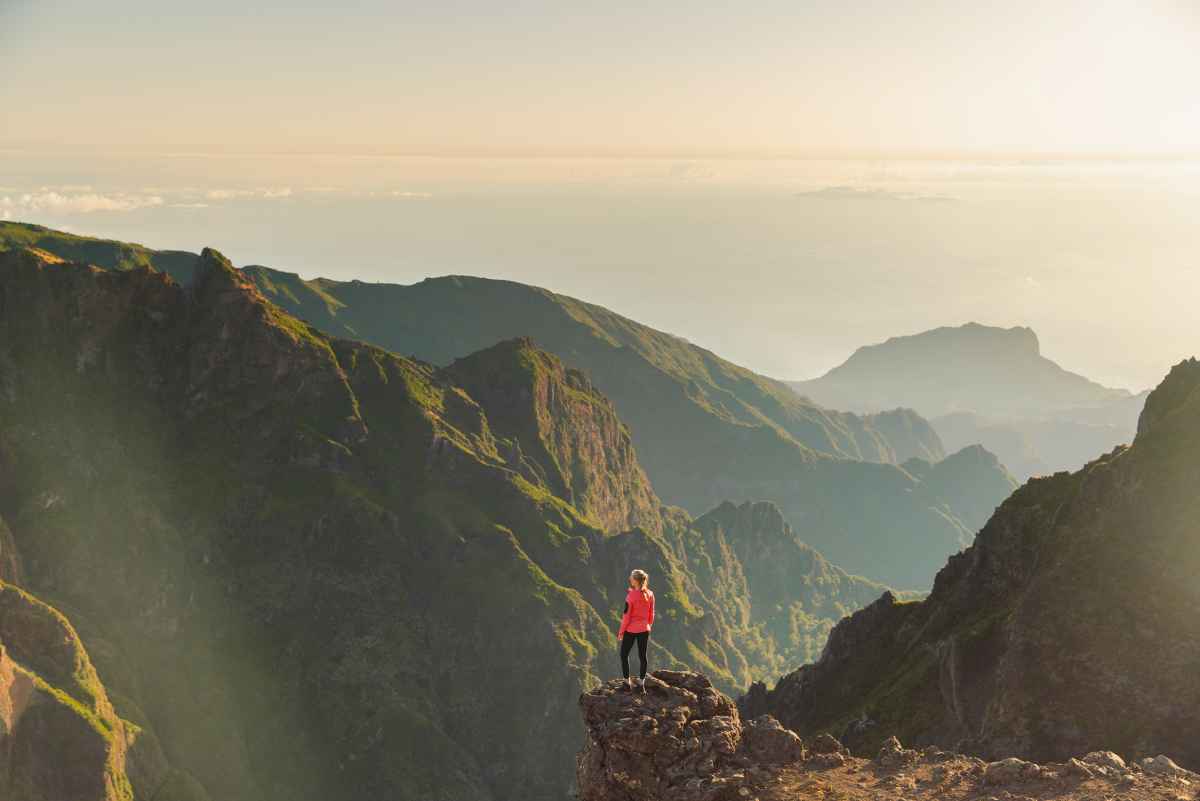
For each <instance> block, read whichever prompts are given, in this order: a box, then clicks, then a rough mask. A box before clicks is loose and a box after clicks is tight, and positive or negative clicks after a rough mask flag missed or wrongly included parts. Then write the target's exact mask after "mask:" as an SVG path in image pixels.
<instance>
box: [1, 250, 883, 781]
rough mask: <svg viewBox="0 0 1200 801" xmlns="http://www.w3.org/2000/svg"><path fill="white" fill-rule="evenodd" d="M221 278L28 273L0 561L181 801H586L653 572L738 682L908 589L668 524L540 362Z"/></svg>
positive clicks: (606, 409)
mask: <svg viewBox="0 0 1200 801" xmlns="http://www.w3.org/2000/svg"><path fill="white" fill-rule="evenodd" d="M191 279H192V282H191V284H190V286H189V287H188V288H186V289H185V288H181V287H180V286H179V285H178V284H176V283H175V282H173V281H172V280H171V279H170V278H169V277H167V276H166V275H163V274H162V273H158V272H155V271H152V270H150V269H147V268H145V267H134V268H131V269H128V270H120V271H113V270H108V271H106V270H101V269H98V268H94V267H89V266H85V265H81V264H70V263H61V262H59V261H58V260H56V259H54V258H53V257H49V256H47V255H46V254H45V253H42V252H38V251H9V252H5V253H0V515H2V516H3V518H4V519H5V520H6V521H7V523H8V524H9V525H8V529H10V530H11V531H8V529H0V531H8V533H7V534H6V535H5V536H3V537H0V564H8V563H11V565H12V566H13V567H12V568H11V569H12V570H13V571H14V572H13V575H12V577H16V575H17V574H16V571H18V569H19V574H20V575H19V578H20V582H21V585H22V586H23V587H25V588H27V589H29V590H31V591H34V592H36V593H37V594H38V595H39V596H40V597H42V598H44V599H46V600H47V601H49V602H50V603H52V604H54V606H55V607H56V608H58V609H60V610H62V611H63V612H64V613H65V614H66V615H67V616H68V617H69V618H70V619H71V621H72V623H73V625H74V627H75V629H76V630H78V632H79V635H80V637H81V638H82V640H83V642H84V643H86V645H87V650H88V651H89V652H90V654H91V658H92V659H93V660H94V662H95V665H96V671H97V674H98V676H99V678H100V679H101V680H102V681H103V685H104V686H105V687H106V688H107V691H108V694H109V696H110V697H111V698H112V703H113V706H114V707H115V712H116V714H118V715H119V716H121V717H122V718H124V719H126V720H132V721H135V722H136V724H137V726H138V727H139V729H140V730H141V731H142V732H144V733H145V737H146V738H147V739H146V740H145V742H148V743H149V742H153V743H158V744H160V747H161V753H162V760H163V761H164V763H165V764H170V765H171V766H172V768H171V772H170V773H169V774H168V775H169V782H164V783H162V786H163V789H162V790H161V791H160V792H159V794H156V795H154V796H153V797H154V798H156V799H163V800H164V801H194V799H203V798H205V797H206V795H207V796H211V797H212V798H221V799H229V801H240V799H247V800H249V799H254V801H260V800H265V801H274V799H289V801H304V800H305V799H313V800H314V801H315V800H316V799H321V800H322V801H331V800H333V799H361V798H399V799H455V800H457V799H489V798H494V799H504V798H513V797H517V796H520V797H523V798H530V799H534V800H535V801H536V800H537V799H556V801H557V799H561V798H563V797H564V795H565V794H566V792H567V790H568V788H569V786H570V782H571V774H572V765H573V758H574V754H575V752H576V751H577V750H578V747H579V745H580V743H579V732H578V726H577V721H576V720H575V712H574V702H575V699H576V698H577V696H578V694H579V692H580V691H581V690H582V689H583V688H585V687H587V686H590V685H591V684H593V683H594V682H595V681H596V680H597V678H598V677H600V676H602V675H611V673H612V671H613V669H614V668H615V657H614V653H613V652H614V649H615V643H614V641H613V640H614V632H615V628H616V621H617V618H618V614H619V611H620V604H621V600H622V598H623V594H622V589H623V584H624V579H625V576H626V575H627V574H628V571H629V569H630V568H631V567H632V566H635V565H637V566H642V567H645V568H646V569H648V570H649V571H650V573H651V575H652V576H653V586H654V588H655V590H656V593H657V595H658V599H659V605H660V615H661V617H660V621H659V623H658V624H657V625H656V628H655V637H654V643H655V647H654V650H653V658H654V660H655V661H656V664H658V665H662V666H665V665H675V666H679V667H682V666H697V667H703V668H704V669H705V670H707V671H708V672H709V673H710V674H711V675H712V676H713V677H714V680H715V681H716V682H718V683H719V685H720V686H722V687H724V688H728V689H733V688H735V687H739V686H745V685H746V683H748V682H749V681H750V680H752V679H754V678H756V677H761V676H764V675H770V674H771V673H773V672H777V671H779V670H782V669H784V668H785V667H786V665H788V664H792V663H794V661H795V660H796V659H802V658H811V657H812V656H813V655H814V654H815V652H816V648H817V645H818V642H819V640H820V639H821V637H822V635H823V633H824V631H825V630H826V629H827V628H828V627H830V626H831V625H832V623H833V622H834V618H835V617H836V616H838V615H841V614H842V613H844V612H845V611H847V610H850V609H853V608H856V607H858V606H860V605H861V604H862V603H865V602H866V601H867V600H868V599H870V598H871V597H875V596H877V595H878V593H880V592H881V591H882V590H883V588H882V587H881V586H880V585H877V584H873V583H871V582H867V581H864V580H863V579H858V578H854V577H851V576H848V575H846V574H845V573H843V572H841V571H839V570H837V569H835V568H832V567H830V566H829V565H828V563H826V562H825V561H824V559H822V558H820V557H819V556H818V555H816V554H815V553H813V552H812V550H811V549H810V548H808V547H807V546H804V545H803V544H802V543H800V542H799V540H798V539H797V538H796V536H795V535H794V534H793V533H792V532H791V531H790V530H789V529H788V528H787V527H786V526H784V525H783V524H782V517H781V516H780V514H779V512H778V511H774V512H772V511H771V510H770V508H769V507H761V508H763V509H765V511H756V512H741V513H739V514H738V515H735V517H736V519H733V520H726V519H725V516H726V515H728V514H729V512H728V509H725V508H723V510H718V512H716V513H714V515H715V516H714V517H711V518H705V519H702V520H700V521H696V522H695V523H693V521H692V520H691V518H689V517H688V516H687V515H686V514H685V513H684V512H682V511H681V510H678V509H671V508H667V507H664V506H662V505H661V503H660V502H659V501H658V499H657V496H656V495H655V494H654V491H653V489H651V487H650V485H649V483H648V481H647V480H646V478H645V474H644V472H643V471H642V468H641V467H640V465H639V462H638V460H637V456H636V453H635V450H634V448H633V445H632V439H631V435H630V432H629V430H628V429H627V428H626V427H625V426H624V424H623V423H622V422H621V420H620V419H619V418H618V417H617V414H616V411H615V408H614V406H613V404H612V403H610V402H609V401H608V400H607V399H605V398H604V397H603V396H602V395H601V394H600V393H599V392H598V391H597V390H596V389H595V388H594V387H593V386H592V385H591V383H590V381H589V379H588V378H586V377H585V376H584V375H582V374H580V373H577V372H574V371H572V370H570V369H568V368H566V367H564V365H563V364H562V363H561V361H559V360H558V359H557V358H556V357H554V356H552V355H550V354H547V353H545V352H542V351H539V350H537V349H536V348H535V347H534V346H533V345H532V344H531V343H530V342H529V341H527V340H516V341H509V342H503V343H500V344H498V345H495V346H493V347H491V348H490V349H488V350H487V351H485V352H482V353H477V354H474V355H471V356H468V357H466V358H464V359H461V360H459V361H457V362H455V363H454V364H452V365H450V366H449V367H447V368H437V367H434V366H431V365H429V364H426V363H423V362H418V361H415V360H411V359H406V358H403V357H399V356H396V355H394V354H391V353H388V352H386V351H383V350H381V349H379V348H375V347H372V346H370V345H365V344H361V343H358V342H351V341H347V340H340V339H335V338H331V337H329V336H328V335H326V334H324V333H321V332H320V331H318V330H317V329H315V328H314V327H312V326H309V325H307V324H305V323H303V322H301V321H299V320H297V319H295V318H294V317H291V316H290V315H288V314H286V313H285V312H283V311H282V310H281V309H279V308H278V307H277V306H275V305H273V304H272V303H270V302H269V301H267V300H266V298H265V297H264V296H263V295H262V293H261V292H260V291H259V290H258V289H257V288H256V287H255V286H254V285H253V284H252V283H250V282H249V281H248V280H247V279H246V278H245V276H244V275H243V274H242V273H240V272H239V271H236V270H234V269H233V268H232V266H231V265H230V264H229V263H228V262H227V261H225V260H224V259H223V258H222V257H221V256H220V255H219V254H216V253H215V252H211V251H206V252H205V253H204V254H202V255H201V257H200V258H199V261H198V262H197V263H196V265H195V266H194V268H193V271H192V275H191ZM877 467H880V468H882V467H883V466H877ZM748 508H750V507H748ZM753 508H760V507H753ZM721 521H724V522H721ZM9 535H10V536H9ZM746 543H758V545H756V546H755V547H754V548H751V549H747V548H746V545H745V544H746ZM763 553H771V554H774V556H773V557H772V559H773V561H777V562H778V563H779V564H788V565H791V567H790V568H789V570H788V571H786V572H784V573H780V572H778V571H777V572H776V573H774V574H769V573H768V568H769V566H764V565H763V564H761V562H762V560H761V556H762V554H763ZM18 554H19V558H18V556H17V555H18ZM756 560H757V561H756ZM755 571H759V573H761V574H762V577H761V578H758V579H755V580H754V582H753V584H754V586H753V592H751V589H750V586H749V585H748V584H747V582H746V577H747V576H754V575H757V574H756V573H755ZM714 576H721V577H723V578H722V580H721V581H715V580H713V577H714ZM781 610H782V611H781ZM781 616H782V617H781ZM783 617H786V622H784V621H783V619H782V618H783ZM131 780H132V777H131ZM134 784H135V786H136V782H135V783H134ZM14 801H27V799H26V798H23V797H21V796H17V797H16V798H15V799H14Z"/></svg>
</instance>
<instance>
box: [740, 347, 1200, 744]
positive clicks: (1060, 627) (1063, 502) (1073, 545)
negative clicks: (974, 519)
mask: <svg viewBox="0 0 1200 801" xmlns="http://www.w3.org/2000/svg"><path fill="white" fill-rule="evenodd" d="M1139 431H1140V433H1139V435H1138V438H1137V440H1136V441H1135V442H1134V443H1133V445H1132V446H1131V447H1129V448H1121V449H1117V450H1115V451H1114V452H1112V453H1110V454H1108V455H1106V456H1104V457H1102V458H1100V459H1098V460H1096V461H1094V462H1092V463H1091V464H1089V465H1088V466H1087V467H1086V468H1084V469H1083V470H1082V471H1080V472H1078V473H1075V474H1070V475H1069V474H1065V473H1063V474H1058V475H1056V476H1053V477H1051V478H1046V479H1035V480H1032V481H1030V482H1029V483H1027V484H1026V485H1025V486H1024V487H1022V488H1021V489H1020V490H1018V491H1017V492H1016V493H1015V494H1014V495H1013V496H1012V497H1011V498H1009V499H1008V500H1007V501H1005V503H1004V504H1003V505H1002V506H1001V507H1000V508H999V509H998V510H997V512H996V514H995V515H994V516H993V517H992V518H991V520H990V521H988V523H987V525H986V526H984V528H983V529H982V530H981V531H980V533H979V536H978V537H977V539H976V542H975V544H974V546H973V547H972V548H970V549H969V550H967V551H965V552H964V553H962V554H959V555H956V556H954V557H951V559H950V560H949V562H948V563H947V565H946V566H945V568H943V570H942V571H941V572H940V573H939V574H938V577H937V581H936V583H935V585H934V589H933V591H932V593H931V594H930V595H929V597H928V598H927V599H925V600H923V601H919V602H913V603H902V602H900V601H898V600H897V599H896V598H895V597H894V596H891V595H885V596H884V597H883V598H882V599H881V600H879V601H878V602H876V603H875V604H872V605H871V606H869V607H867V608H866V609H863V610H862V611H860V612H858V613H856V614H854V615H853V616H851V617H849V618H847V619H846V620H843V621H842V622H841V623H839V624H838V625H837V626H836V627H835V628H834V630H833V632H832V634H831V636H830V638H829V642H828V644H827V645H826V648H825V651H824V653H823V654H822V656H821V658H820V660H818V661H817V662H816V663H814V664H811V665H806V666H804V667H802V668H800V669H799V670H797V671H795V672H794V673H791V674H789V675H787V676H784V677H783V678H781V679H780V680H779V682H778V683H777V685H776V686H775V688H773V689H772V690H770V691H767V690H766V688H765V687H761V686H760V687H755V688H753V689H752V690H751V692H750V693H748V694H747V695H746V696H745V697H744V698H743V699H742V701H741V708H742V710H743V713H744V714H762V713H770V714H773V715H775V716H776V717H777V718H779V719H780V720H781V721H782V722H783V723H784V725H787V726H789V727H791V728H793V729H795V730H796V731H798V732H799V733H800V734H802V735H804V734H807V733H812V732H817V731H823V730H830V731H834V732H837V733H838V734H839V735H841V736H843V739H845V741H846V742H847V743H848V744H849V745H850V746H851V747H853V748H861V749H867V750H872V749H876V748H878V747H879V746H880V743H882V742H883V741H884V740H886V739H887V738H888V737H889V736H891V735H897V736H899V737H900V739H901V740H904V741H911V742H914V743H916V744H917V745H919V746H925V745H941V746H943V747H955V748H958V749H961V750H964V751H967V752H969V753H975V754H979V755H981V756H983V757H986V758H991V759H996V758H1001V757H1020V758H1024V759H1033V760H1062V759H1067V758H1069V757H1071V756H1073V755H1077V754H1080V753H1088V752H1091V751H1096V750H1101V749H1112V750H1114V751H1116V752H1118V753H1121V754H1123V755H1125V756H1126V757H1133V758H1139V759H1141V758H1146V757H1155V756H1157V755H1158V754H1161V753H1166V754H1170V755H1172V757H1173V758H1175V759H1177V760H1179V762H1180V764H1182V765H1184V766H1185V767H1196V766H1200V746H1198V743H1200V715H1198V714H1197V713H1196V710H1197V709H1200V679H1198V678H1197V673H1196V671H1195V669H1194V666H1195V665H1196V664H1197V663H1200V614H1197V611H1198V610H1200V586H1198V585H1197V582H1196V581H1195V577H1196V575H1200V539H1198V536H1197V528H1196V525H1195V521H1196V520H1197V519H1198V518H1200V499H1198V496H1197V495H1196V492H1195V486H1196V481H1197V480H1198V477H1200V363H1197V362H1196V361H1195V360H1189V361H1187V362H1184V363H1182V364H1180V365H1178V366H1176V367H1175V368H1174V369H1173V370H1172V371H1171V373H1170V375H1168V376H1167V378H1166V379H1165V380H1164V381H1163V383H1162V384H1161V385H1160V386H1159V387H1158V388H1157V389H1155V390H1154V391H1153V392H1152V393H1151V394H1150V396H1149V399H1148V400H1147V403H1146V411H1145V412H1144V414H1143V419H1142V422H1141V424H1140V426H1139ZM1114 710H1120V712H1119V713H1114Z"/></svg>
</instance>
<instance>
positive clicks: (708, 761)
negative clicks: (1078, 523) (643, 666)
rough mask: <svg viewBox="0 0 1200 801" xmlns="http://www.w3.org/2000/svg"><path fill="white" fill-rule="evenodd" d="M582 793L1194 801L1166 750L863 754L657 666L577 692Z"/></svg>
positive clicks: (898, 800) (639, 800) (624, 800)
mask: <svg viewBox="0 0 1200 801" xmlns="http://www.w3.org/2000/svg"><path fill="white" fill-rule="evenodd" d="M580 708H581V711H582V713H583V719H584V725H585V728H586V729H587V739H586V743H585V746H584V749H583V751H582V752H581V753H580V755H579V762H578V771H577V779H578V788H579V798H580V799H581V801H743V800H744V801H802V800H807V799H820V800H821V801H884V799H886V800H887V801H918V799H946V800H947V801H955V800H956V799H964V800H966V799H969V800H970V801H985V799H986V801H1034V799H1037V801H1042V800H1043V799H1054V800H1055V801H1084V800H1085V799H1086V801H1151V800H1152V799H1153V801H1193V800H1195V801H1200V775H1197V774H1196V773H1193V772H1191V771H1188V770H1184V769H1183V768H1181V767H1179V766H1178V765H1176V764H1175V763H1174V762H1172V761H1171V760H1170V759H1168V758H1167V757H1165V756H1157V757H1154V758H1152V759H1151V758H1146V759H1143V760H1141V761H1140V762H1131V763H1126V762H1125V760H1123V759H1122V758H1121V757H1120V756H1118V755H1117V754H1114V753H1112V752H1110V751H1096V752H1093V753H1090V754H1086V755H1081V756H1080V757H1078V758H1075V759H1071V760H1069V761H1068V762H1066V763H1049V764H1044V765H1038V764H1034V763H1032V762H1026V761H1024V760H1021V759H1016V758H1010V759H1003V760H999V761H996V762H985V761H983V760H981V759H976V758H974V757H969V756H964V755H962V754H955V753H950V752H946V751H941V750H939V749H937V748H926V749H924V750H922V751H916V750H912V749H907V748H904V747H903V746H902V745H901V744H900V742H899V741H898V740H896V738H894V737H893V738H892V739H891V740H889V741H888V742H887V743H886V744H885V745H884V747H883V748H882V749H881V750H880V752H879V754H878V755H876V756H875V758H873V759H866V758H863V757H855V756H851V754H850V753H849V751H848V750H847V749H846V748H845V747H844V746H843V745H842V744H841V743H839V742H838V741H837V740H836V739H834V738H833V737H831V736H830V735H828V734H822V735H819V736H817V737H814V738H812V739H810V740H807V741H802V740H801V739H800V738H799V737H797V736H796V734H795V733H794V732H791V731H789V730H787V729H785V728H783V727H782V726H781V725H780V724H779V723H778V722H777V721H776V720H775V719H774V718H772V717H770V716H769V715H763V716H762V717H759V718H755V719H753V720H749V721H742V720H741V719H740V717H739V715H738V711H737V708H736V707H735V706H734V704H733V702H732V701H730V699H729V698H727V697H726V696H724V695H722V694H721V693H720V692H718V691H717V690H716V689H715V688H714V687H713V686H712V684H711V683H710V682H709V681H708V679H707V678H705V677H704V676H702V675H700V674H697V673H686V672H676V671H669V670H659V671H655V672H654V673H653V674H652V675H651V676H650V677H649V678H648V679H647V682H646V692H633V691H630V690H628V689H627V688H625V687H624V685H623V684H622V682H619V681H612V682H608V683H607V684H604V685H601V686H599V687H597V688H595V689H593V690H592V691H590V692H587V693H584V694H583V695H582V696H581V697H580Z"/></svg>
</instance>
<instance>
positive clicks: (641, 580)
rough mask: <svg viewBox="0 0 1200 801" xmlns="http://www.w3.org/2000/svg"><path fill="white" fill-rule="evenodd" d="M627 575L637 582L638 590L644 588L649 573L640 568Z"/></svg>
mask: <svg viewBox="0 0 1200 801" xmlns="http://www.w3.org/2000/svg"><path fill="white" fill-rule="evenodd" d="M629 577H630V578H631V579H633V580H634V581H636V582H637V585H638V589H639V590H644V589H646V585H647V584H649V583H650V574H649V573H647V572H646V571H645V570H642V569H641V568H638V569H637V570H635V571H633V572H632V573H630V574H629Z"/></svg>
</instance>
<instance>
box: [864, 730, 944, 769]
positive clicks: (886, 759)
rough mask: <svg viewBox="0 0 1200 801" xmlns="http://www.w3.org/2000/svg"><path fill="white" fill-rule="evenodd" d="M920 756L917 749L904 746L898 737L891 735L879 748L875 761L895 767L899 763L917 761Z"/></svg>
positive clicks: (905, 763) (885, 765)
mask: <svg viewBox="0 0 1200 801" xmlns="http://www.w3.org/2000/svg"><path fill="white" fill-rule="evenodd" d="M935 750H936V749H935ZM920 756H921V755H920V754H919V753H917V752H916V751H914V750H912V749H909V748H905V747H904V746H902V745H901V744H900V740H899V739H897V738H896V737H889V738H888V739H887V740H886V741H885V742H884V744H883V747H882V748H881V749H879V756H877V757H876V758H875V761H876V762H878V763H879V764H880V765H882V766H883V767H885V768H894V767H896V766H897V765H907V764H908V763H910V762H916V761H917V759H918V758H920Z"/></svg>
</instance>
